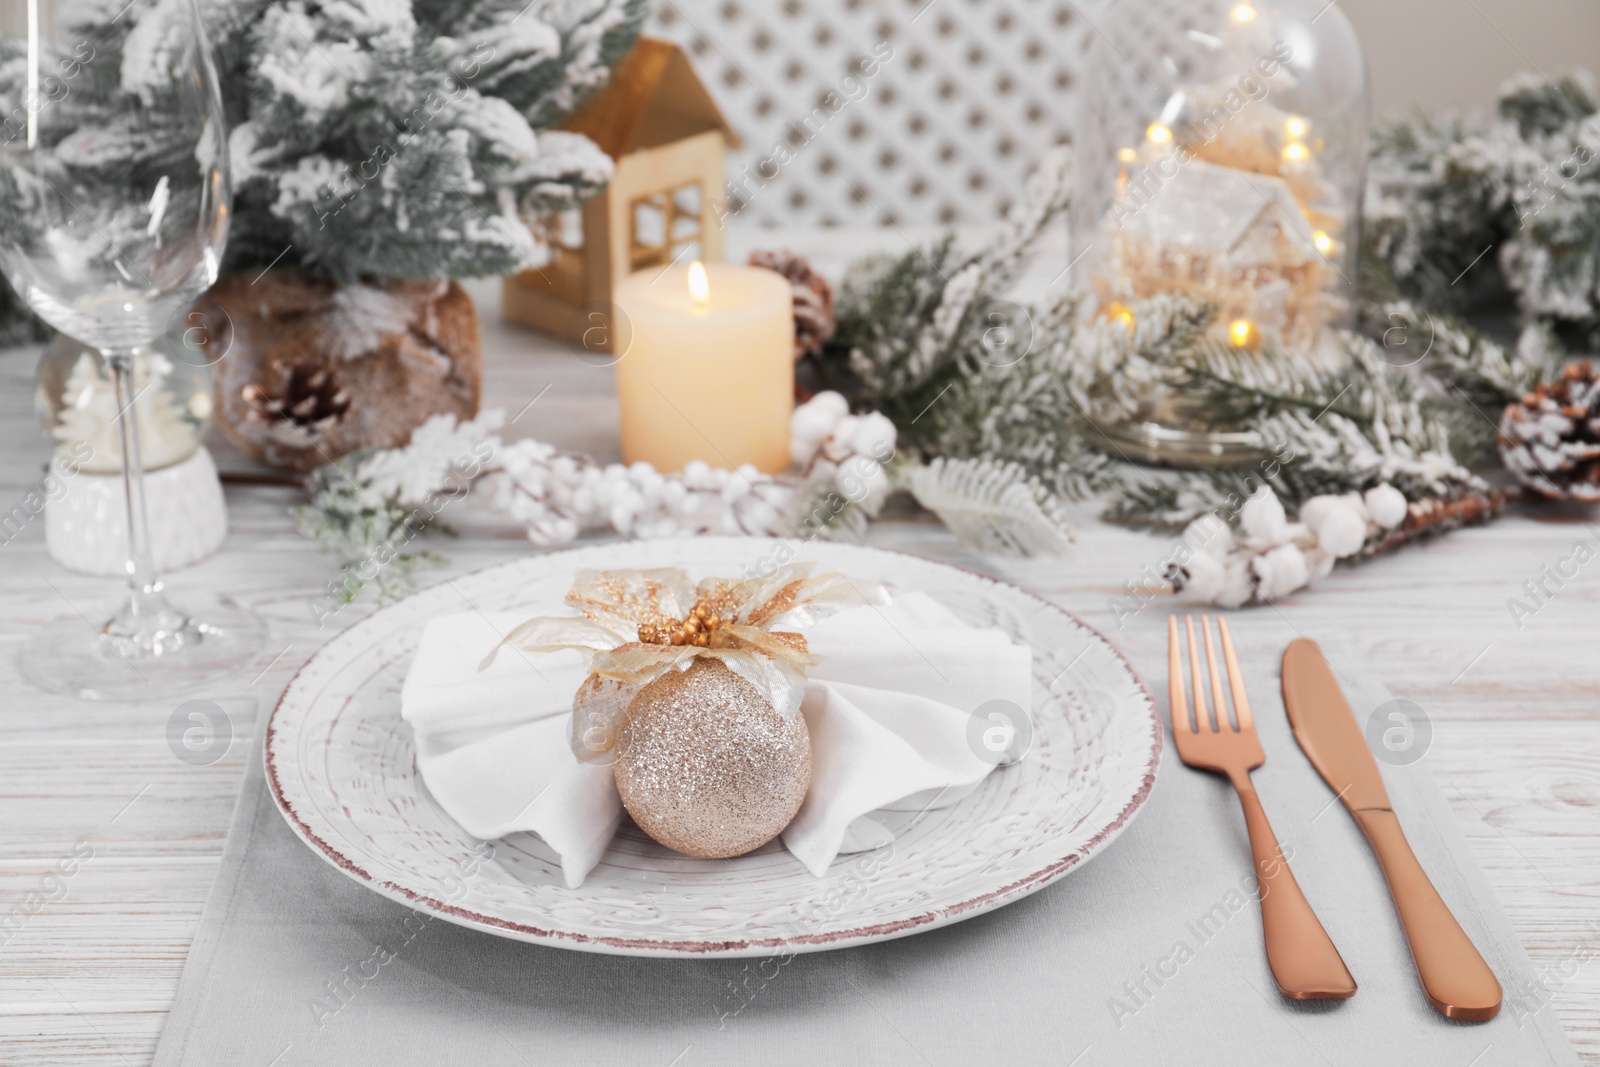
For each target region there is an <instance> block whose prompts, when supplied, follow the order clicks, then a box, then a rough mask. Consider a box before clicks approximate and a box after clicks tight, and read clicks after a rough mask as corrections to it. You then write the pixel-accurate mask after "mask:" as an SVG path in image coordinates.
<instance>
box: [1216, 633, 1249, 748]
mask: <svg viewBox="0 0 1600 1067" xmlns="http://www.w3.org/2000/svg"><path fill="white" fill-rule="evenodd" d="M1217 626H1218V627H1219V628H1220V629H1221V631H1222V658H1223V659H1225V660H1226V661H1227V663H1228V685H1229V686H1230V687H1232V689H1233V717H1234V718H1236V719H1238V720H1239V729H1240V730H1254V729H1255V728H1256V724H1255V720H1254V719H1252V718H1251V717H1250V698H1249V697H1248V696H1246V695H1245V691H1244V675H1243V674H1242V673H1241V672H1240V671H1239V657H1237V656H1235V655H1234V654H1233V635H1232V634H1230V633H1228V620H1227V619H1224V618H1222V616H1220V615H1219V616H1217Z"/></svg>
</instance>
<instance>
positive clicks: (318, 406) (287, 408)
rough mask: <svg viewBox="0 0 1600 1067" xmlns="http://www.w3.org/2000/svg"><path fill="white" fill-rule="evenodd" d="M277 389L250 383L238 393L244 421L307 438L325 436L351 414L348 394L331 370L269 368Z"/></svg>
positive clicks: (275, 365)
mask: <svg viewBox="0 0 1600 1067" xmlns="http://www.w3.org/2000/svg"><path fill="white" fill-rule="evenodd" d="M272 370H273V371H274V377H276V378H278V379H279V382H280V384H279V386H278V388H277V389H271V388H268V387H266V386H263V385H260V384H258V383H256V382H251V383H250V384H249V385H247V386H245V387H244V389H243V390H242V391H241V396H242V398H243V400H244V402H245V404H246V405H247V407H246V409H245V411H246V416H245V417H246V418H248V419H250V420H251V421H252V422H260V423H265V424H266V425H267V426H268V427H269V428H273V429H278V428H280V424H287V425H286V426H283V427H281V428H284V429H293V430H294V431H295V432H296V433H297V434H299V435H302V436H304V437H306V438H314V437H318V436H321V435H322V434H325V433H327V432H328V431H329V430H330V429H332V427H333V426H334V425H335V424H337V423H338V422H340V421H341V420H343V419H344V418H345V417H346V416H348V415H349V413H350V394H349V392H348V391H347V390H346V389H345V388H344V385H343V384H342V383H341V382H340V380H339V376H338V373H337V372H336V371H334V370H332V369H331V368H327V367H319V368H315V369H313V368H310V367H285V366H284V365H283V364H282V363H281V362H277V361H274V363H273V365H272Z"/></svg>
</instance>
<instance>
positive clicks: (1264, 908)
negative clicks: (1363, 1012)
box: [1228, 772, 1356, 1000]
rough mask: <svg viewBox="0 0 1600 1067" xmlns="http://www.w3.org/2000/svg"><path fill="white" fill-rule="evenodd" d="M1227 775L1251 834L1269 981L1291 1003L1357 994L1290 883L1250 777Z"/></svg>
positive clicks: (1307, 905)
mask: <svg viewBox="0 0 1600 1067" xmlns="http://www.w3.org/2000/svg"><path fill="white" fill-rule="evenodd" d="M1228 777H1229V779H1230V780H1231V781H1232V782H1233V787H1234V789H1235V790H1237V791H1238V793H1239V803H1240V805H1241V806H1242V807H1243V808H1244V823H1245V826H1246V827H1247V828H1248V829H1249V831H1250V851H1251V853H1252V854H1253V855H1254V857H1255V867H1256V877H1257V879H1258V884H1259V886H1260V890H1261V892H1260V897H1261V928H1262V931H1263V933H1265V935H1266V942H1267V963H1268V965H1269V966H1270V967H1271V968H1272V978H1273V980H1274V981H1275V982H1277V983H1278V988H1279V989H1280V990H1282V991H1283V995H1284V996H1286V997H1289V998H1290V999H1292V1000H1318V999H1322V998H1344V997H1353V996H1355V993H1356V982H1355V979H1354V978H1352V977H1350V969H1349V968H1348V967H1346V966H1345V965H1344V958H1343V957H1342V956H1340V955H1339V950H1338V949H1337V948H1335V947H1334V945H1333V939H1332V938H1330V937H1329V936H1328V931H1326V930H1324V929H1323V928H1322V923H1321V921H1320V920H1318V919H1317V913H1316V912H1314V911H1312V910H1311V902H1310V901H1308V900H1306V895H1305V894H1304V893H1302V892H1301V891H1300V883H1298V882H1296V881H1295V880H1294V872H1292V871H1290V870H1289V861H1288V860H1286V859H1285V858H1284V856H1283V852H1282V850H1280V849H1279V848H1278V839H1277V838H1276V837H1275V836H1273V833H1272V825H1271V824H1270V823H1268V822H1267V813H1266V812H1265V811H1263V810H1262V808H1261V798H1260V797H1258V796H1257V795H1256V789H1255V786H1253V785H1251V784H1250V775H1249V774H1248V773H1244V772H1240V773H1237V774H1230V775H1229V776H1228Z"/></svg>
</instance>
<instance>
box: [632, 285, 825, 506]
mask: <svg viewBox="0 0 1600 1067" xmlns="http://www.w3.org/2000/svg"><path fill="white" fill-rule="evenodd" d="M616 306H617V311H618V313H619V316H620V317H621V319H622V321H621V322H620V323H619V324H618V331H617V333H618V339H619V341H621V342H622V346H623V352H622V356H621V358H620V359H618V361H617V397H618V400H619V402H620V405H621V408H622V459H623V462H625V463H635V462H638V461H639V460H643V461H644V462H646V463H649V464H651V465H652V466H654V467H655V468H656V469H657V470H662V471H678V470H682V469H683V467H684V465H685V464H686V463H688V462H689V461H690V460H696V459H698V460H703V461H704V462H706V463H708V464H710V465H711V466H713V467H737V466H740V465H742V464H745V463H749V464H751V465H753V466H754V467H756V468H757V469H758V470H761V471H765V472H767V473H769V474H771V473H776V472H778V471H781V470H783V469H784V468H785V467H787V466H788V465H789V415H790V413H791V412H792V410H793V408H794V306H793V297H792V295H791V293H790V290H789V283H788V281H787V280H786V279H785V278H783V276H782V275H779V274H777V273H776V272H774V271H770V270H765V269H761V268H758V267H739V266H734V265H732V264H727V263H708V264H704V265H702V264H700V263H692V264H689V265H687V266H673V267H668V268H666V269H665V270H644V271H640V272H639V273H637V274H634V275H632V276H630V277H628V278H625V279H623V281H622V283H621V284H620V285H618V286H617V291H616Z"/></svg>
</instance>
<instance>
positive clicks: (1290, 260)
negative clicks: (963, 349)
mask: <svg viewBox="0 0 1600 1067" xmlns="http://www.w3.org/2000/svg"><path fill="white" fill-rule="evenodd" d="M1098 28H1099V30H1100V32H1099V33H1097V34H1095V35H1094V43H1093V48H1092V51H1091V54H1090V59H1089V73H1088V76H1087V77H1086V78H1085V79H1084V82H1083V85H1084V91H1083V96H1082V102H1083V114H1082V120H1081V122H1080V124H1079V129H1078V136H1077V143H1076V149H1077V151H1076V155H1077V174H1078V177H1077V183H1078V184H1077V189H1076V194H1077V195H1076V196H1075V198H1074V203H1073V220H1072V224H1073V244H1074V249H1073V252H1074V254H1075V255H1080V256H1081V258H1080V259H1078V260H1077V261H1076V264H1075V266H1074V268H1073V271H1074V277H1075V280H1076V281H1077V282H1078V283H1079V284H1080V286H1081V287H1082V288H1084V289H1086V290H1087V291H1088V292H1090V293H1091V294H1092V297H1093V300H1094V305H1095V310H1096V312H1097V313H1098V314H1100V315H1102V316H1105V317H1108V318H1113V319H1121V320H1123V321H1125V322H1128V323H1130V324H1131V322H1132V321H1133V316H1134V315H1135V314H1136V311H1135V309H1136V308H1137V307H1138V305H1139V302H1140V301H1142V300H1145V299H1148V298H1150V297H1153V296H1158V295H1162V294H1172V293H1176V294H1186V295H1189V296H1192V297H1194V298H1197V299H1199V300H1202V301H1205V302H1206V303H1209V304H1212V305H1214V306H1215V307H1216V308H1217V314H1216V317H1215V320H1214V321H1213V323H1212V325H1211V332H1212V334H1213V336H1214V338H1215V340H1216V342H1217V343H1218V344H1222V345H1228V346H1230V347H1232V348H1236V349H1243V350H1247V351H1248V352H1249V353H1251V354H1254V355H1257V356H1259V358H1261V359H1271V358H1273V354H1274V353H1275V352H1282V351H1284V350H1292V351H1295V352H1296V353H1301V354H1315V355H1316V356H1318V358H1323V359H1326V360H1328V361H1330V364H1332V363H1336V361H1337V359H1338V356H1337V354H1336V346H1335V345H1333V344H1332V343H1330V342H1331V340H1332V339H1331V338H1328V337H1327V336H1325V331H1326V328H1327V327H1329V326H1333V325H1340V324H1343V323H1344V322H1345V321H1346V320H1347V317H1348V315H1349V313H1350V310H1351V307H1352V304H1353V302H1354V298H1355V279H1356V262H1357V253H1358V250H1359V247H1360V213H1361V192H1362V185H1363V181H1364V176H1365V164H1366V138H1367V121H1368V96H1367V75H1366V66H1365V63H1364V61H1363V59H1362V54H1361V46H1360V44H1359V43H1358V41H1357V40H1356V35H1355V31H1354V30H1353V29H1352V28H1351V26H1350V24H1349V22H1348V21H1346V20H1345V18H1344V16H1343V14H1341V13H1340V11H1339V9H1338V6H1337V5H1336V4H1329V3H1327V0H1305V2H1302V0H1276V2H1270V0H1263V2H1259V3H1257V2H1251V0H1235V2H1218V0H1145V2H1141V3H1121V4H1118V5H1116V6H1115V7H1113V8H1112V9H1111V10H1110V11H1109V12H1108V13H1107V14H1106V16H1105V17H1104V19H1103V20H1101V21H1100V22H1099V26H1098ZM1103 429H1105V431H1106V432H1108V433H1110V434H1112V435H1113V436H1114V437H1116V438H1117V439H1118V441H1119V445H1120V446H1121V447H1122V448H1123V449H1124V450H1125V451H1128V450H1131V451H1130V452H1129V454H1133V453H1137V454H1138V456H1139V457H1140V458H1144V459H1146V460H1153V461H1160V462H1171V463H1179V464H1201V463H1220V462H1232V461H1238V460H1243V459H1247V458H1248V457H1250V456H1251V455H1253V454H1255V452H1256V451H1257V450H1258V449H1259V447H1260V444H1261V443H1260V442H1259V441H1256V440H1255V438H1254V435H1253V434H1252V433H1251V432H1250V429H1249V427H1238V426H1231V427H1218V426H1215V425H1212V424H1211V423H1210V422H1209V421H1208V420H1207V418H1206V417H1205V413H1204V411H1200V410H1196V409H1195V407H1194V405H1192V404H1188V403H1186V402H1185V398H1184V397H1182V396H1181V395H1177V394H1175V393H1173V392H1172V391H1171V390H1169V389H1166V388H1165V387H1161V386H1153V387H1151V388H1150V390H1149V396H1148V398H1147V403H1145V405H1144V407H1143V409H1142V410H1140V411H1139V412H1138V413H1137V415H1136V417H1134V418H1133V419H1131V420H1129V421H1128V422H1127V423H1126V424H1125V425H1122V426H1117V427H1103Z"/></svg>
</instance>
